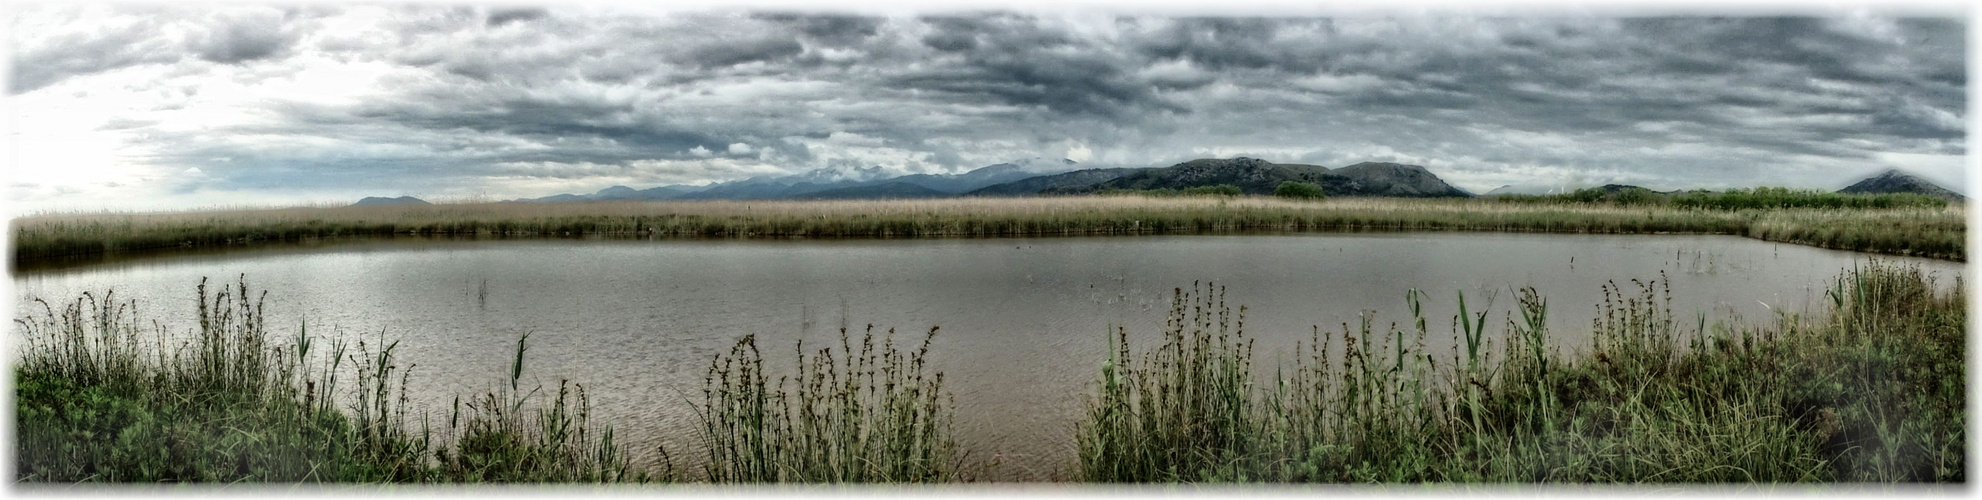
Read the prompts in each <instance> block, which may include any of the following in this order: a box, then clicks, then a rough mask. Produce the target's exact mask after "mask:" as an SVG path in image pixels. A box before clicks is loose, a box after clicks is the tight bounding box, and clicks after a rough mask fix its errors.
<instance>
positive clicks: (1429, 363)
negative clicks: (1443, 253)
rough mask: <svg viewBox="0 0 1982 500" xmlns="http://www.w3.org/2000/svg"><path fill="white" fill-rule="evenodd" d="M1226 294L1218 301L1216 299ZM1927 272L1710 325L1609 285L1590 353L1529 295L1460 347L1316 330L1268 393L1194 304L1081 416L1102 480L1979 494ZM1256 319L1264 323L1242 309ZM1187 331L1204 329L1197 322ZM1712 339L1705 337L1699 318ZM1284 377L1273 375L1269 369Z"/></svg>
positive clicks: (1117, 357) (1865, 276) (1085, 444)
mask: <svg viewBox="0 0 1982 500" xmlns="http://www.w3.org/2000/svg"><path fill="white" fill-rule="evenodd" d="M1214 290H1215V289H1214ZM1934 290H1935V288H1934V286H1933V284H1932V282H1931V280H1929V279H1928V278H1927V277H1925V276H1923V275H1922V274H1921V272H1920V271H1919V270H1918V269H1917V268H1909V267H1902V266H1899V265H1894V264H1886V263H1877V262H1875V263H1873V264H1871V265H1869V266H1867V267H1863V268H1858V269H1852V270H1848V271H1846V272H1845V273H1844V274H1843V275H1842V276H1840V277H1839V279H1838V281H1837V283H1836V284H1835V285H1834V287H1833V288H1832V290H1831V291H1830V297H1831V299H1832V300H1831V304H1830V305H1831V308H1830V309H1831V310H1830V311H1829V312H1828V315H1827V316H1826V317H1822V318H1816V319H1806V318H1798V317H1793V316H1784V317H1782V318H1779V319H1778V321H1777V324H1776V325H1773V326H1769V327H1749V326H1744V325H1730V324H1724V323H1723V324H1714V325H1709V324H1708V323H1707V322H1706V320H1705V319H1704V317H1702V318H1698V319H1697V320H1696V321H1693V322H1691V324H1690V325H1689V324H1687V323H1688V322H1685V321H1680V320H1677V319H1675V318H1674V317H1673V316H1672V313H1671V307H1670V293H1669V291H1668V290H1667V289H1666V286H1665V284H1664V280H1663V279H1661V280H1655V281H1647V282H1632V283H1631V284H1629V285H1617V284H1612V285H1608V286H1606V287H1605V288H1604V290H1603V291H1604V302H1603V303H1602V304H1601V305H1600V306H1599V307H1600V314H1599V316H1598V318H1597V319H1596V320H1595V321H1594V323H1593V324H1592V325H1591V328H1592V332H1593V335H1592V337H1591V338H1592V339H1593V340H1592V343H1591V345H1590V346H1589V349H1588V351H1587V352H1582V353H1576V354H1575V355H1568V356H1565V355H1564V354H1563V353H1560V352H1558V351H1557V350H1556V349H1553V348H1550V347H1549V346H1550V345H1553V344H1552V343H1551V341H1550V340H1549V337H1550V333H1549V332H1548V329H1547V327H1546V324H1547V321H1546V318H1547V311H1548V307H1549V305H1548V304H1547V303H1546V302H1545V301H1544V300H1543V299H1542V298H1541V296H1540V295H1539V294H1537V293H1535V292H1534V290H1532V289H1523V290H1520V291H1518V293H1517V298H1518V301H1517V304H1516V306H1515V307H1514V311H1511V312H1510V313H1508V314H1507V315H1506V326H1505V328H1503V329H1502V332H1501V334H1500V336H1499V337H1498V339H1497V340H1498V342H1495V340H1496V338H1493V337H1490V336H1489V335H1488V334H1487V332H1486V331H1485V330H1486V326H1487V323H1488V320H1489V319H1491V315H1490V314H1489V312H1488V311H1485V310H1481V311H1477V312H1473V311H1469V310H1468V308H1467V307H1466V303H1465V297H1464V296H1463V295H1461V296H1459V298H1458V301H1459V304H1460V306H1459V309H1460V314H1459V315H1458V316H1456V317H1454V318H1453V322H1452V323H1453V330H1452V337H1453V350H1452V352H1451V354H1450V355H1449V356H1442V355H1440V354H1439V353H1432V352H1427V351H1426V350H1425V348H1424V339H1425V337H1426V335H1428V334H1429V332H1428V328H1427V321H1426V319H1425V318H1424V317H1423V315H1422V307H1421V305H1422V300H1423V299H1424V296H1423V294H1420V293H1418V292H1416V291H1411V292H1409V293H1407V294H1406V302H1407V304H1408V305H1409V306H1410V310H1411V311H1412V318H1410V322H1409V323H1408V324H1407V326H1406V327H1404V328H1398V327H1397V326H1396V325H1392V326H1391V327H1390V328H1389V329H1387V330H1379V329H1375V328H1373V325H1372V320H1371V318H1370V317H1369V316H1367V315H1366V316H1364V317H1363V319H1362V320H1360V324H1358V325H1354V326H1353V327H1352V326H1351V325H1346V324H1345V325H1343V328H1342V330H1341V331H1340V332H1324V331H1322V330H1321V329H1320V328H1316V329H1315V334H1314V336H1313V339H1312V341H1311V342H1310V343H1308V344H1306V345H1305V346H1304V347H1302V348H1300V349H1298V350H1297V351H1298V352H1297V355H1296V356H1295V361H1293V362H1292V363H1291V364H1283V365H1280V366H1277V367H1275V371H1274V372H1273V374H1272V377H1270V378H1269V379H1267V380H1270V381H1271V382H1270V383H1268V384H1267V385H1266V386H1264V387H1254V386H1252V385H1250V382H1249V381H1252V380H1254V376H1255V375H1256V374H1255V373H1253V372H1252V371H1251V366H1252V352H1251V343H1250V341H1246V340H1244V334H1243V329H1242V328H1240V327H1239V325H1242V320H1238V319H1228V318H1230V315H1231V311H1230V309H1229V308H1227V307H1225V306H1224V305H1222V304H1221V303H1220V301H1218V300H1213V299H1212V297H1217V296H1219V295H1222V293H1219V292H1215V291H1211V292H1207V291H1200V290H1194V291H1193V292H1190V293H1186V292H1184V291H1182V290H1179V291H1178V295H1177V297H1178V298H1177V299H1176V301H1174V302H1173V304H1172V311H1171V313H1170V314H1171V318H1172V321H1170V322H1169V323H1168V326H1167V331H1166V334H1165V342H1164V343H1163V344H1162V345H1160V346H1158V347H1156V348H1154V349H1152V350H1149V351H1145V352H1143V353H1141V355H1140V359H1139V360H1138V359H1137V358H1135V355H1134V354H1133V353H1132V351H1131V349H1129V348H1128V346H1127V345H1126V335H1125V334H1124V333H1123V332H1121V331H1119V330H1118V331H1117V332H1113V333H1114V335H1113V338H1114V339H1115V340H1114V343H1115V345H1114V349H1113V351H1112V353H1111V355H1110V358H1109V360H1108V361H1107V362H1106V363H1105V364H1104V365H1103V366H1102V369H1101V377H1100V381H1099V383H1098V387H1099V396H1098V397H1097V398H1096V399H1095V400H1094V402H1093V404H1092V406H1091V407H1090V412H1089V418H1088V419H1087V420H1086V421H1085V423H1084V424H1083V425H1082V427H1081V430H1080V433H1079V435H1080V442H1079V449H1080V453H1079V468H1078V470H1079V474H1080V477H1081V479H1083V480H1088V481H1110V482H1148V481H1294V482H1422V481H1461V482H1473V481H1494V482H1509V481H1512V482H1659V483H1674V482H1678V483H1694V482H1806V481H1879V482H1893V481H1899V482H1912V481H1924V482H1963V481H1965V479H1966V477H1965V467H1966V458H1965V452H1964V449H1963V446H1964V443H1965V441H1964V440H1965V439H1966V435H1965V432H1966V431H1965V420H1966V415H1965V413H1964V412H1965V402H1966V399H1965V395H1964V394H1965V392H1964V391H1965V385H1964V379H1963V378H1962V377H1963V371H1962V360H1963V359H1964V356H1965V354H1964V346H1963V343H1962V341H1963V337H1962V325H1963V324H1964V320H1965V313H1964V308H1963V304H1964V303H1963V298H1962V293H1961V289H1960V287H1959V286H1956V287H1954V291H1953V292H1951V293H1947V294H1939V293H1936V292H1935V291H1934ZM1240 316H1243V309H1241V314H1240ZM1185 318H1188V320H1184V321H1179V320H1180V319H1185ZM1689 326H1690V327H1691V329H1690V330H1689V329H1688V327H1689ZM1259 375H1263V374H1259Z"/></svg>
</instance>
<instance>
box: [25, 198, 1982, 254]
mask: <svg viewBox="0 0 1982 500" xmlns="http://www.w3.org/2000/svg"><path fill="white" fill-rule="evenodd" d="M1717 196H1718V195H1717ZM1726 196H1733V195H1726ZM1881 196H1887V195H1881ZM1892 196H1897V195H1892ZM1828 197H1834V195H1825V198H1826V199H1829V198H1828ZM1682 198H1683V197H1682ZM1515 199H1518V198H1481V199H1382V198H1361V199H1358V198H1331V199H1328V200H1326V201H1312V200H1297V199H1283V198H1275V197H1264V196H1253V197H1225V196H1140V195H1123V196H1070V197H1039V198H955V199H938V200H861V201H707V202H611V203H571V204H530V203H484V204H470V205H436V206H411V207H342V208H293V209H273V210H242V211H230V212H190V213H163V214H96V215H44V216H36V217H26V218H19V219H15V220H14V221H13V228H12V230H13V236H14V262H15V264H16V266H21V265H33V264H35V263H36V262H39V261H46V260H50V259H57V258H77V257H91V256H96V257H101V256H105V255H124V254H132V253H136V252H152V251H172V250H176V249H190V248H216V247H219V248H227V247H245V246H254V245H263V244H269V243H279V242H294V241H301V240H307V239H312V238H340V237H372V236H390V235H452V236H502V237H560V236H610V237H654V238H677V237H680V238H690V237H722V238H753V237H813V238H841V237H976V236H1024V235H1113V234H1178V233H1216V232H1228V231H1251V230H1274V231H1362V230H1406V231H1432V230H1452V231H1520V232H1552V233H1699V234H1729V235H1738V236H1747V237H1753V238H1761V239H1765V240H1769V241H1781V242H1787V243H1797V244H1804V245H1812V246H1818V247H1824V248H1834V249H1841V250H1853V251H1861V252H1874V253H1886V254H1898V255H1918V256H1926V257H1934V258H1943V259H1952V260H1964V259H1966V256H1967V254H1966V250H1965V246H1964V245H1965V239H1964V238H1965V234H1966V228H1967V221H1966V218H1965V217H1966V216H1965V215H1964V214H1965V212H1964V209H1963V207H1962V206H1960V205H1933V206H1927V205H1914V204H1905V203H1900V204H1894V205H1892V206H1891V207H1888V208H1876V207H1870V206H1868V207H1859V208H1851V207H1838V208H1825V206H1823V205H1817V206H1799V207H1790V208H1780V207H1778V208H1744V209H1737V210H1725V209H1719V208H1707V207H1688V206H1681V204H1679V203H1676V202H1674V203H1660V204H1624V205H1619V204H1612V203H1607V202H1577V201H1574V200H1556V201H1551V202H1548V203H1522V202H1517V201H1507V200H1515ZM1847 199H1859V198H1847ZM1868 199H1869V198H1868ZM1879 199H1885V198H1879ZM1936 201H1937V202H1938V200H1936ZM1875 205H1876V204H1875Z"/></svg>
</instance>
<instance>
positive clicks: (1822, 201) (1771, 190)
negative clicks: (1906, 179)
mask: <svg viewBox="0 0 1982 500" xmlns="http://www.w3.org/2000/svg"><path fill="white" fill-rule="evenodd" d="M1494 199H1495V200H1497V201H1501V202H1505V203H1527V204H1551V203H1565V204H1566V203H1588V204H1604V205H1617V206H1641V205H1643V206H1667V207H1672V208H1698V209H1707V210H1759V209H1778V208H1941V207H1945V206H1947V205H1948V202H1947V201H1946V200H1942V199H1939V198H1935V197H1932V196H1927V195H1924V194H1916V193H1882V194H1840V193H1832V192H1825V191H1819V190H1815V189H1791V188H1782V187H1760V188H1741V189H1730V190H1727V191H1707V190H1693V191H1686V192H1679V193H1660V192H1657V191H1653V190H1650V189H1645V188H1641V187H1631V186H1626V187H1611V188H1584V189H1578V190H1575V191H1570V192H1568V193H1562V194H1550V195H1507V196H1499V197H1495V198H1494Z"/></svg>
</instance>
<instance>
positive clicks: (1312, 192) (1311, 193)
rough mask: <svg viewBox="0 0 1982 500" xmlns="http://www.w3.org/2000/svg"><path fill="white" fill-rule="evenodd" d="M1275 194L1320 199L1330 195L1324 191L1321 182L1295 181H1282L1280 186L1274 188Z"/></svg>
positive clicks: (1295, 197)
mask: <svg viewBox="0 0 1982 500" xmlns="http://www.w3.org/2000/svg"><path fill="white" fill-rule="evenodd" d="M1273 195H1274V196H1278V197H1281V198H1293V199H1297V200H1319V199H1322V198H1325V197H1327V196H1328V194H1327V193H1324V192H1322V190H1321V185H1320V184H1315V183H1312V182H1295V181H1284V182H1281V183H1280V187H1276V188H1273Z"/></svg>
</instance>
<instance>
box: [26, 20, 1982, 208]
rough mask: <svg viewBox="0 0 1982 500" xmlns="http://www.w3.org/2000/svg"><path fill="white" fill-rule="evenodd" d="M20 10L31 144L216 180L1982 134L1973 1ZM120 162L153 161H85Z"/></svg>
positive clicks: (1865, 169)
mask: <svg viewBox="0 0 1982 500" xmlns="http://www.w3.org/2000/svg"><path fill="white" fill-rule="evenodd" d="M22 19H23V21H22V22H21V23H20V24H21V26H23V29H21V30H20V33H19V34H18V35H17V39H18V40H19V42H18V43H17V45H16V47H17V52H16V54H15V61H14V68H15V69H16V71H15V73H14V75H13V76H12V77H10V80H9V82H8V83H9V92H10V93H11V94H13V95H14V97H15V99H14V100H15V101H16V102H17V103H18V107H19V109H23V110H25V111H24V114H23V116H34V117H47V118H42V119H43V120H44V123H43V125H44V126H39V127H25V128H27V129H28V130H25V131H24V132H23V133H24V134H26V135H24V136H23V140H33V134H37V133H51V134H52V133H55V131H58V129H59V131H60V132H61V133H65V134H75V135H79V136H88V137H91V138H92V139H91V142H90V143H91V144H121V146H118V147H116V148H113V149H114V150H113V151H110V152H108V153H106V154H107V155H109V156H115V157H117V158H122V160H120V161H128V162H133V163H135V164H137V165H138V166H140V167H143V168H144V169H152V170H156V171H158V172H167V173H170V172H184V171H188V170H189V169H198V171H199V172H202V173H203V174H204V175H205V176H206V177H207V178H208V180H207V181H205V182H203V183H202V187H201V189H205V190H208V191H203V193H207V194H214V193H225V192H229V191H227V190H237V191H236V192H245V191H244V190H258V191H263V192H270V191H279V192H283V193H293V194H295V195H297V196H305V195H309V194H310V193H328V192H332V191H333V190H354V189H357V190H362V189H372V190H406V189H420V190H422V192H429V193H435V194H436V195H445V194H447V193H450V192H482V191H486V192H489V193H490V194H491V195H493V196H498V197H522V196H543V195H547V194H553V193H555V192H557V191H547V190H566V191H591V190H596V189H598V188H602V187H605V186H609V185H613V184H626V185H635V184H634V183H636V182H681V183H691V184H693V183H705V182H713V181H722V180H734V179H740V178H745V177H749V176H754V175H767V174H775V173H780V172H784V173H795V172H801V171H805V170H809V169H814V168H822V167H836V166H842V167H863V168H864V167H870V166H874V165H881V166H883V167H885V168H888V169H890V170H892V171H950V172H955V171H963V170H967V169H970V168H976V167H980V166H984V165H989V164H993V163H999V162H1004V161H1010V160H1014V159H1019V158H1031V157H1041V156H1056V157H1057V156H1066V155H1075V154H1079V155H1081V156H1083V159H1081V164H1082V165H1083V166H1162V165H1167V164H1169V163H1172V162H1176V161H1182V160H1187V159H1191V158H1195V157H1201V156H1205V155H1214V154H1217V155H1225V154H1240V153H1247V154H1260V155H1268V156H1271V157H1272V158H1273V159H1276V160H1283V161H1305V162H1316V163H1321V164H1325V165H1330V166H1340V165H1343V164H1346V163H1352V162H1356V161H1365V160H1396V161H1409V162H1415V163H1420V164H1423V165H1426V166H1427V167H1430V168H1432V169H1433V171H1434V172H1436V173H1439V174H1440V175H1441V176H1447V177H1448V178H1450V179H1454V180H1455V181H1456V182H1461V183H1462V185H1466V187H1469V188H1479V189H1476V190H1484V189H1491V188H1492V187H1494V186H1498V185H1500V184H1512V183H1517V182H1521V181H1524V180H1528V178H1529V177H1532V176H1535V175H1546V176H1565V175H1576V176H1582V177H1586V178H1592V179H1597V178H1606V179H1608V178H1615V179H1618V180H1628V181H1632V182H1639V183H1645V184H1654V185H1665V186H1674V187H1693V186H1702V187H1716V186H1731V185H1753V184H1757V183H1762V184H1784V185H1798V186H1808V187H1819V186H1832V185H1834V184H1838V179H1840V178H1843V177H1849V176H1853V175H1859V174H1863V173H1869V172H1870V171H1873V170H1876V169H1878V168H1882V167H1883V166H1884V165H1886V164H1889V163H1892V162H1891V161H1887V159H1890V158H1920V157H1932V158H1945V157H1949V156H1958V155H1963V154H1966V150H1965V142H1964V141H1965V137H1966V133H1967V131H1966V115H1965V113H1966V106H1967V103H1966V92H1967V89H1966V84H1967V75H1966V66H1965V64H1966V61H1965V56H1964V54H1965V53H1966V45H1965V43H1966V39H1965V37H1966V30H1967V27H1966V25H1965V23H1964V22H1963V21H1961V20H1959V19H1933V18H1891V17H1880V16H1876V15H1853V16H1848V17H1840V18H1768V17H1756V18H1739V19H1717V18H1659V17H1634V18H1607V17H1560V16H1558V17H1548V18H1498V19H1476V18H1465V17H1437V16H1420V17H1410V16H1403V17H1395V18H1389V19H1379V18H1354V19H1313V18H1245V19H1235V18H1169V17H1149V16H1113V15H1096V14H1079V15H1074V14H1066V15H1062V14H1043V13H1031V14H1029V13H982V14H967V15H943V16H919V17H918V16H888V17H878V16H859V15H840V14H815V13H786V12H677V13H666V14H654V15H648V14H635V13H630V12H626V11H611V10H600V9H563V8H521V9H515V8H498V9H487V8H476V7H445V6H349V7H340V8H267V7H251V6H240V7H235V6H225V7H215V6H203V7H190V8H167V7H156V6H135V5H134V6H86V7H67V6H49V5H37V6H33V7H31V8H28V9H25V11H24V13H23V14H22ZM106 99H111V100H115V102H123V103H129V105H118V106H105V105H101V104H99V103H103V102H110V101H106ZM56 117H67V118H59V119H58V118H56ZM72 119H73V122H74V125H73V126H71V125H68V123H69V122H70V121H71V120H72ZM58 122H59V123H58ZM44 129H45V130H44ZM1895 155H1898V156H1895ZM1907 155H1913V156H1907ZM1921 155H1924V156H1921ZM222 159H226V161H222ZM28 160H31V161H33V160H37V159H34V158H29V159H28ZM42 160H45V161H48V162H56V161H58V160H59V159H58V158H47V159H42ZM106 161H108V160H106ZM717 162H721V163H717ZM1915 163H1919V162H1915ZM1930 163H1931V162H1930ZM51 164H52V163H51ZM1931 164H1933V165H1940V163H1931ZM134 168H135V167H134ZM18 175H20V176H22V178H20V179H16V180H18V181H22V182H24V183H32V184H36V185H37V186H39V187H38V188H36V189H34V190H21V189H16V190H14V191H13V192H14V193H16V195H15V196H16V199H17V200H19V201H24V202H28V203H36V202H46V201H49V200H51V198H46V197H40V198H36V196H42V195H38V194H32V193H53V192H55V189H56V188H55V187H52V186H62V185H77V186H80V185H85V184H83V183H84V182H85V181H86V179H83V177H79V176H70V177H73V178H64V179H61V180H60V182H57V180H56V179H52V178H51V179H40V178H35V177H34V176H35V175H37V174H33V173H23V174H18ZM588 179H590V181H588ZM113 180H114V181H115V182H118V183H119V184H122V185H127V186H129V185H142V183H135V184H134V183H132V182H127V181H126V180H124V179H122V178H120V179H107V178H105V179H95V180H93V181H89V182H91V183H90V184H88V185H91V186H100V185H101V183H102V182H105V181H113ZM587 182H591V183H592V184H596V186H595V187H591V188H583V187H584V186H585V185H586V183H587ZM1465 183H1471V184H1465ZM640 187H645V186H640ZM504 190H511V191H504ZM339 192H342V191H339ZM19 193H30V194H26V195H23V194H19ZM23 196H26V198H23Z"/></svg>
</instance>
